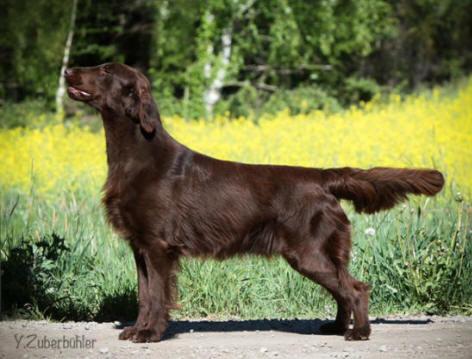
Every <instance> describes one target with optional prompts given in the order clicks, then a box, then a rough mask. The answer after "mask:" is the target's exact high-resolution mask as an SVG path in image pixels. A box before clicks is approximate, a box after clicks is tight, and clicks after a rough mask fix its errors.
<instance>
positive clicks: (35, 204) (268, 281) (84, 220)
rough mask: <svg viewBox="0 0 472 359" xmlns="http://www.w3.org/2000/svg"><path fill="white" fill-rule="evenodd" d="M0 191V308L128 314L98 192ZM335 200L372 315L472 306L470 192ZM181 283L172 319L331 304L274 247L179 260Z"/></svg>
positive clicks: (130, 275)
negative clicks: (358, 203) (383, 205)
mask: <svg viewBox="0 0 472 359" xmlns="http://www.w3.org/2000/svg"><path fill="white" fill-rule="evenodd" d="M449 193H450V192H449ZM0 199H1V202H0V203H1V209H0V215H1V217H0V254H1V259H2V269H3V271H4V274H3V277H2V292H3V293H2V294H3V298H2V299H3V303H2V304H3V307H2V308H3V309H4V310H5V312H4V314H5V315H9V316H18V315H20V316H23V317H29V318H43V317H48V318H53V319H58V320H63V319H75V320H92V319H93V320H112V319H113V320H116V319H128V320H129V319H134V316H135V315H136V310H137V308H136V274H135V269H134V261H133V259H132V254H131V251H130V249H129V248H128V247H127V244H126V243H125V242H124V241H122V240H121V239H119V238H118V237H117V236H116V235H115V234H113V233H112V231H111V229H110V228H109V227H108V225H107V224H106V222H105V219H104V215H103V213H102V208H101V204H100V200H99V195H98V193H97V194H90V193H64V194H62V195H60V196H58V197H56V198H54V199H53V200H51V199H50V198H49V199H46V198H40V197H38V196H36V195H35V194H34V191H32V193H30V194H29V195H25V194H19V193H16V192H14V191H12V190H9V191H6V192H5V191H4V192H1V193H0ZM343 205H344V207H345V208H346V209H347V211H348V215H349V217H350V219H351V221H352V223H353V243H354V249H353V256H352V261H351V270H352V272H353V273H354V275H355V276H356V277H358V278H359V279H361V280H364V281H367V282H368V283H370V284H371V285H372V295H371V311H370V312H371V314H374V315H375V314H386V313H399V312H401V313H405V312H410V313H412V312H413V313H418V312H426V313H438V314H444V313H471V312H472V286H471V285H470V283H472V242H471V238H472V225H471V217H472V207H471V205H470V204H469V203H466V202H464V201H463V200H462V199H460V198H453V196H452V195H445V194H443V195H441V196H440V197H439V198H437V199H416V200H411V201H410V202H408V203H407V204H405V205H400V206H398V207H397V208H396V209H394V210H392V211H389V212H382V213H379V214H377V215H373V216H366V215H358V214H355V213H354V212H353V211H352V209H351V208H350V207H349V205H348V204H347V203H345V204H343ZM367 228H373V229H374V230H375V232H376V233H375V235H374V236H370V235H367V234H366V233H365V230H366V229H367ZM179 292H180V298H179V302H180V304H181V305H182V309H181V310H179V311H175V312H174V318H183V317H212V318H227V317H240V318H252V319H257V318H292V317H298V318H314V317H326V316H334V314H335V310H336V308H335V305H334V302H333V301H332V300H331V298H330V297H329V295H327V294H326V293H325V292H324V290H322V289H321V288H320V287H319V286H317V285H315V284H314V283H312V282H311V281H309V280H308V279H306V278H303V277H301V276H300V275H299V274H298V273H296V272H295V271H293V270H292V269H291V268H290V267H289V266H288V265H287V264H286V263H285V262H284V261H283V260H282V259H280V258H274V259H272V260H266V259H263V258H254V257H245V258H234V259H231V260H228V261H224V262H216V261H200V260H195V259H185V260H182V262H181V272H180V275H179Z"/></svg>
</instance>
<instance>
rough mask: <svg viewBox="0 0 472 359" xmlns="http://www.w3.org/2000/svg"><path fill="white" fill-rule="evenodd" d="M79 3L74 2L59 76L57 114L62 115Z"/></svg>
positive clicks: (74, 0) (75, 0)
mask: <svg viewBox="0 0 472 359" xmlns="http://www.w3.org/2000/svg"><path fill="white" fill-rule="evenodd" d="M77 1H78V0H73V3H72V12H71V17H70V25H69V32H68V34H67V40H66V45H65V47H64V56H63V57H62V66H61V72H60V74H59V85H58V87H57V91H56V112H57V113H58V114H61V115H62V113H63V112H64V93H65V80H64V72H65V71H66V68H67V65H68V63H69V54H70V48H71V47H72V38H73V37H74V29H75V18H76V14H77Z"/></svg>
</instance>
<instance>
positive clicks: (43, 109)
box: [0, 99, 54, 129]
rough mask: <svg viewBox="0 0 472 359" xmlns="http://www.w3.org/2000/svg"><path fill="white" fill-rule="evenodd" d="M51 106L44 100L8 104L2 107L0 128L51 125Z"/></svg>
mask: <svg viewBox="0 0 472 359" xmlns="http://www.w3.org/2000/svg"><path fill="white" fill-rule="evenodd" d="M49 111H50V108H49V106H48V105H47V104H46V103H44V101H43V100H39V99H37V100H27V101H23V102H20V103H13V102H6V103H4V104H3V106H0V128H3V129H5V128H14V127H38V126H43V125H45V124H47V123H51V119H52V118H54V116H50V115H49V114H48V112H49Z"/></svg>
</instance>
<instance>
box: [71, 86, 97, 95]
mask: <svg viewBox="0 0 472 359" xmlns="http://www.w3.org/2000/svg"><path fill="white" fill-rule="evenodd" d="M69 91H70V92H72V93H73V94H74V95H80V96H83V97H90V96H92V95H91V94H89V93H88V92H85V91H82V90H79V89H76V88H75V87H72V86H70V87H69Z"/></svg>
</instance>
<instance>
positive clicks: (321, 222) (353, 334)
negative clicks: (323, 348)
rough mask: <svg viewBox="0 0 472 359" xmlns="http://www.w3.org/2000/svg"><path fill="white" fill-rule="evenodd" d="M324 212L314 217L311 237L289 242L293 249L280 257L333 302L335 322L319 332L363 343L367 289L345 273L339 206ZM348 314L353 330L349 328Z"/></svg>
mask: <svg viewBox="0 0 472 359" xmlns="http://www.w3.org/2000/svg"><path fill="white" fill-rule="evenodd" d="M326 211H327V212H326V213H325V214H323V215H320V214H319V213H318V214H317V216H316V228H311V230H310V233H311V234H310V235H309V236H308V237H306V239H305V240H301V241H294V242H292V243H293V244H294V245H293V246H292V248H290V249H289V250H287V251H285V253H283V255H284V257H285V258H286V260H287V261H288V262H289V264H290V265H291V266H292V267H293V268H294V269H295V270H297V271H298V272H300V273H301V274H302V275H304V276H305V277H307V278H309V279H311V280H312V281H314V282H316V283H318V284H320V285H321V286H322V287H324V288H325V289H326V290H328V292H329V293H331V295H332V296H333V297H334V299H335V300H336V302H337V305H338V311H337V315H336V320H335V322H334V323H328V324H325V325H324V326H322V328H321V331H322V332H324V333H330V334H344V335H345V338H346V340H365V339H368V338H369V335H370V324H369V318H368V301H369V286H368V285H367V284H365V283H362V282H360V281H358V280H356V279H355V278H353V277H352V276H351V275H350V274H349V272H348V270H347V265H348V262H349V252H350V249H351V240H350V230H349V221H348V219H347V217H346V216H345V215H344V212H342V209H341V208H340V207H339V206H333V207H331V208H329V209H326ZM312 224H313V221H312ZM351 313H353V314H354V327H353V329H349V322H350V319H351Z"/></svg>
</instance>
